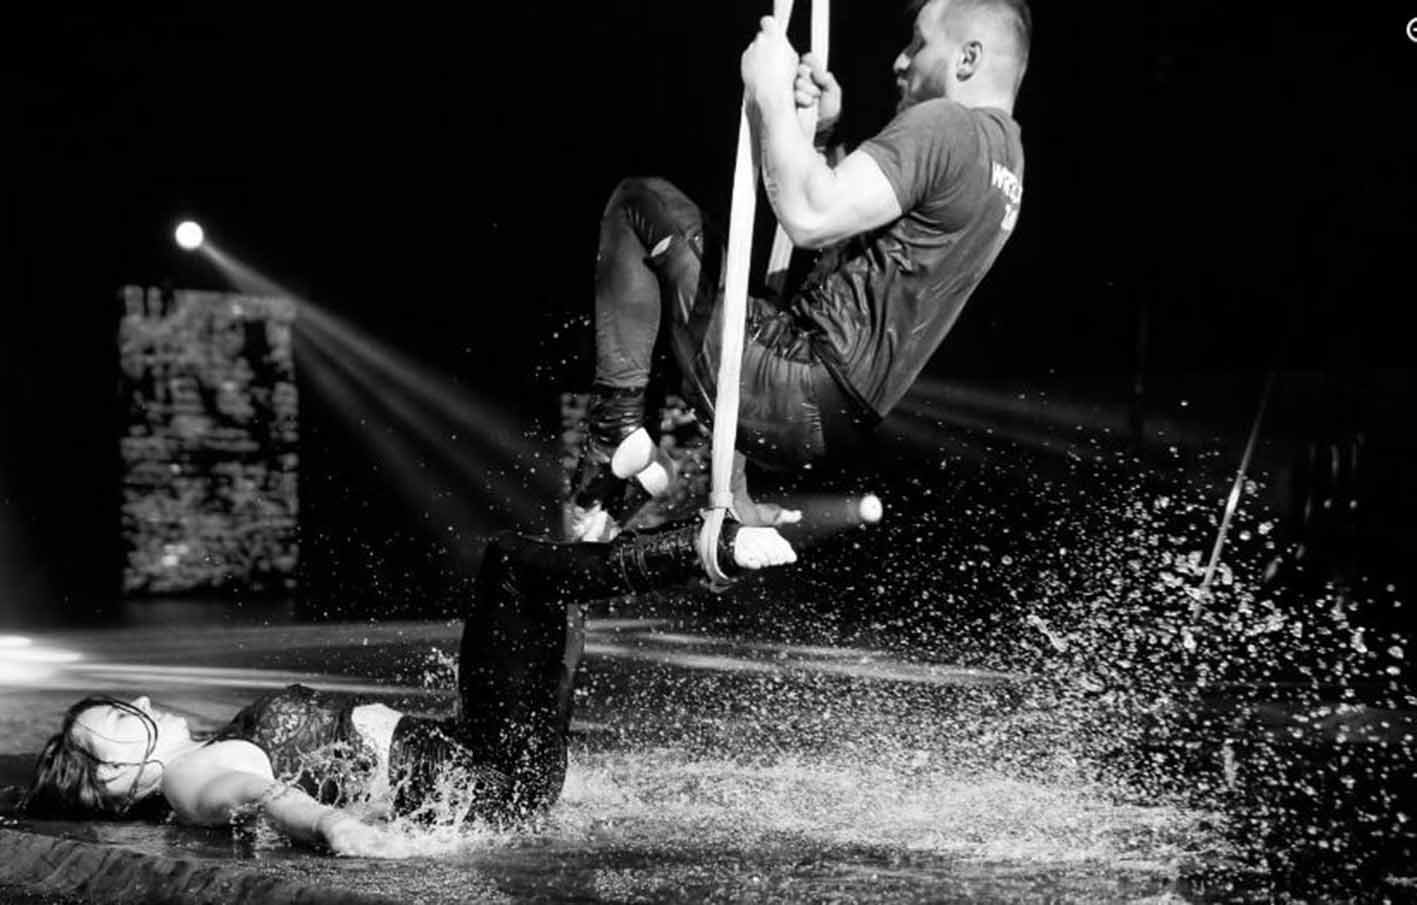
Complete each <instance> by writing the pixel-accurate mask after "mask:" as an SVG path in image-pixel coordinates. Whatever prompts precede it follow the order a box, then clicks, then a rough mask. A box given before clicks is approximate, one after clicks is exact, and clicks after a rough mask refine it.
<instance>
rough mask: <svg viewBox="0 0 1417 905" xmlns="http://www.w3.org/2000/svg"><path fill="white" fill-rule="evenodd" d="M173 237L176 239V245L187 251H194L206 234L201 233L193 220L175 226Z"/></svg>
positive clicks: (200, 229)
mask: <svg viewBox="0 0 1417 905" xmlns="http://www.w3.org/2000/svg"><path fill="white" fill-rule="evenodd" d="M175 236H176V237H177V244H178V245H180V246H182V248H184V249H185V250H187V251H194V250H196V249H197V248H198V247H199V246H200V245H201V244H202V241H203V240H204V239H205V238H206V234H205V233H204V232H202V227H201V225H200V224H198V223H197V222H196V221H195V220H183V221H182V222H181V223H179V224H177V232H176V233H175Z"/></svg>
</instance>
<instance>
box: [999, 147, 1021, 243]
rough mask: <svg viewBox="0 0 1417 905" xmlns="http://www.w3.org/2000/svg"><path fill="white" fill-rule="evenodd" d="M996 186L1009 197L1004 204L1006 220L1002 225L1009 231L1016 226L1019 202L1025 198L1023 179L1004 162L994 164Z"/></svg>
mask: <svg viewBox="0 0 1417 905" xmlns="http://www.w3.org/2000/svg"><path fill="white" fill-rule="evenodd" d="M992 182H993V185H994V188H996V189H998V190H999V191H1000V192H1003V194H1004V197H1005V198H1006V199H1008V201H1007V203H1006V204H1005V205H1004V220H1003V223H1001V224H1000V227H1001V228H1002V229H1003V230H1004V231H1005V232H1008V231H1009V230H1012V229H1013V228H1014V221H1016V220H1018V208H1019V202H1021V201H1022V200H1023V181H1022V180H1021V179H1019V178H1018V177H1017V176H1015V175H1014V172H1013V170H1010V169H1009V168H1008V167H1006V166H1004V165H1003V164H1002V163H995V164H994V178H993V180H992Z"/></svg>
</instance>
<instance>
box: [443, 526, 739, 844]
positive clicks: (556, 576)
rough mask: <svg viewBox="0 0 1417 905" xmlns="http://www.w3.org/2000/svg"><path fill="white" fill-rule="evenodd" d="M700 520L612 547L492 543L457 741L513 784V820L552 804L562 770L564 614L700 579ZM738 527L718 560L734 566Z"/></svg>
mask: <svg viewBox="0 0 1417 905" xmlns="http://www.w3.org/2000/svg"><path fill="white" fill-rule="evenodd" d="M698 530H699V524H698V522H697V521H695V522H689V523H687V524H682V525H678V526H674V527H673V528H670V529H667V530H662V531H656V532H646V533H643V534H636V533H626V534H623V535H621V536H619V537H617V538H616V539H615V540H614V541H613V542H611V543H609V544H564V543H555V542H552V541H546V540H540V539H535V538H529V537H521V536H518V535H511V534H508V535H502V536H500V537H498V538H496V539H494V540H493V541H492V543H491V544H489V545H488V548H487V552H486V554H485V557H484V559H483V564H482V569H481V571H480V572H479V573H478V576H477V582H476V586H475V589H474V599H473V602H472V606H471V607H470V609H469V610H468V612H467V614H466V617H465V620H464V624H463V635H462V647H461V650H460V653H459V657H460V660H459V664H458V690H459V694H460V697H461V710H460V714H459V727H458V735H459V736H460V741H461V742H462V744H463V745H464V746H465V747H466V748H468V749H469V750H470V751H471V752H472V753H473V755H474V757H475V759H476V760H477V761H478V762H480V763H485V764H488V765H490V766H492V767H495V768H496V769H498V770H501V771H502V772H504V773H506V774H507V775H508V776H509V777H510V778H511V801H510V802H509V803H508V808H507V810H509V811H510V812H511V813H512V814H513V815H514V816H524V815H526V814H528V813H531V812H533V811H535V810H538V809H540V808H542V807H545V806H547V805H549V804H551V803H552V802H553V801H555V800H556V797H557V796H558V795H559V794H560V791H561V784H562V782H563V781H564V779H565V774H566V732H567V729H568V728H569V725H570V718H571V707H570V701H571V688H570V682H571V680H572V679H573V678H574V668H573V667H572V668H569V669H568V668H567V665H566V662H565V661H566V656H565V655H566V640H567V608H568V606H570V605H573V604H584V603H588V602H591V601H594V600H597V599H603V598H606V597H613V596H617V595H619V594H624V593H628V592H632V591H644V590H650V589H653V588H661V587H669V586H671V585H674V584H676V583H680V582H683V581H685V580H687V579H689V578H692V577H693V576H695V575H696V574H699V565H698V558H697V553H696V551H695V544H694V541H695V538H696V537H697V536H698ZM732 539H733V530H732V528H731V527H730V530H726V531H725V532H724V535H723V538H722V543H721V549H720V562H721V564H722V565H724V566H725V567H727V566H728V565H729V564H730V563H731V561H732V555H731V543H732Z"/></svg>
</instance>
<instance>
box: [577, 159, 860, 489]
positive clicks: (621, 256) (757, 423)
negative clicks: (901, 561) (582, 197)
mask: <svg viewBox="0 0 1417 905" xmlns="http://www.w3.org/2000/svg"><path fill="white" fill-rule="evenodd" d="M722 280H723V246H722V243H721V242H720V241H719V240H718V239H717V237H715V236H714V235H712V234H711V232H710V230H709V229H708V227H706V225H705V222H704V217H703V214H702V212H701V211H700V210H699V207H698V206H697V205H696V204H694V202H693V201H691V200H689V198H688V197H687V196H685V195H684V193H683V192H681V191H679V190H678V189H677V188H675V187H674V186H673V185H671V184H670V183H668V182H666V181H664V180H662V179H627V180H625V181H624V182H622V183H620V185H619V186H618V187H617V188H616V189H615V192H614V193H613V194H612V195H611V197H610V201H609V203H608V204H607V205H606V207H605V212H604V214H603V215H602V217H601V221H600V243H599V247H598V249H597V255H596V269H595V345H596V359H595V380H596V382H597V383H599V384H602V385H604V386H609V387H616V388H626V387H643V386H645V385H646V384H648V382H649V380H650V372H651V365H652V363H653V358H654V350H655V343H656V339H657V338H658V337H659V335H660V332H661V327H662V326H667V328H668V329H667V331H666V332H667V335H668V341H669V343H670V344H671V349H672V351H673V354H674V359H675V361H676V362H677V364H678V366H679V370H680V372H681V376H682V378H683V392H684V395H685V397H686V398H687V400H688V401H689V402H690V403H691V404H692V405H693V406H695V408H696V409H697V410H698V411H699V413H700V414H701V415H702V416H703V417H705V418H708V419H712V417H713V409H714V400H715V396H716V386H717V380H718V365H719V359H720V355H721V351H722V316H723V305H722V301H723V282H722ZM666 313H667V314H668V317H669V323H668V324H667V325H662V324H661V318H662V317H663V316H664V315H665V314H666ZM812 342H813V339H812V337H811V336H810V335H809V334H808V332H807V331H806V330H805V329H804V328H803V327H802V326H800V325H799V324H798V323H796V321H795V320H794V318H793V317H792V316H791V315H790V314H788V313H787V312H786V311H785V310H781V309H780V308H779V307H778V306H776V305H774V304H772V303H771V302H768V301H765V300H762V299H757V298H750V299H749V301H748V323H747V333H746V335H745V337H744V344H743V368H742V377H741V381H740V398H739V407H738V449H739V450H740V451H742V452H743V453H745V454H746V455H747V456H748V457H750V458H752V459H753V460H754V461H755V462H757V463H758V464H760V465H765V466H768V467H792V466H795V465H800V464H802V463H804V462H809V461H812V460H813V459H816V458H819V457H820V456H822V455H823V454H824V453H825V451H826V442H827V441H826V433H827V432H826V431H825V429H824V424H823V422H824V418H834V417H836V416H838V415H845V416H847V417H849V416H850V412H849V406H848V404H847V402H846V400H845V399H844V397H842V396H841V394H840V392H839V389H838V387H837V386H836V384H835V383H834V382H833V381H832V378H831V376H830V374H829V372H828V371H827V370H826V369H825V368H824V367H823V366H822V365H821V364H820V363H819V362H818V360H817V359H816V357H815V356H814V354H813V351H812Z"/></svg>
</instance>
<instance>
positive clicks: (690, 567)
mask: <svg viewBox="0 0 1417 905" xmlns="http://www.w3.org/2000/svg"><path fill="white" fill-rule="evenodd" d="M702 530H703V521H702V520H701V519H692V520H690V521H688V522H685V523H683V524H680V525H676V526H674V527H672V528H661V529H658V530H655V531H626V532H625V533H623V534H621V535H619V536H618V537H616V538H615V540H614V541H613V542H612V543H611V547H610V564H611V566H612V567H613V568H615V569H616V570H617V571H618V572H619V573H620V576H621V578H622V579H623V580H624V583H625V590H626V591H628V592H633V593H638V592H641V591H653V590H658V589H661V588H666V587H671V586H673V585H676V584H682V583H684V582H686V581H688V580H690V579H692V578H694V577H695V576H702V575H703V574H704V567H703V564H702V562H701V561H700V560H699V532H700V531H702ZM737 535H738V525H737V523H736V522H724V525H723V529H722V530H721V531H720V532H719V535H718V567H719V568H720V569H722V570H723V572H724V574H725V575H727V576H729V577H733V576H734V575H736V574H738V572H739V571H741V570H740V569H739V568H738V565H737V563H736V562H735V561H734V559H733V541H734V538H736V537H737Z"/></svg>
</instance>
